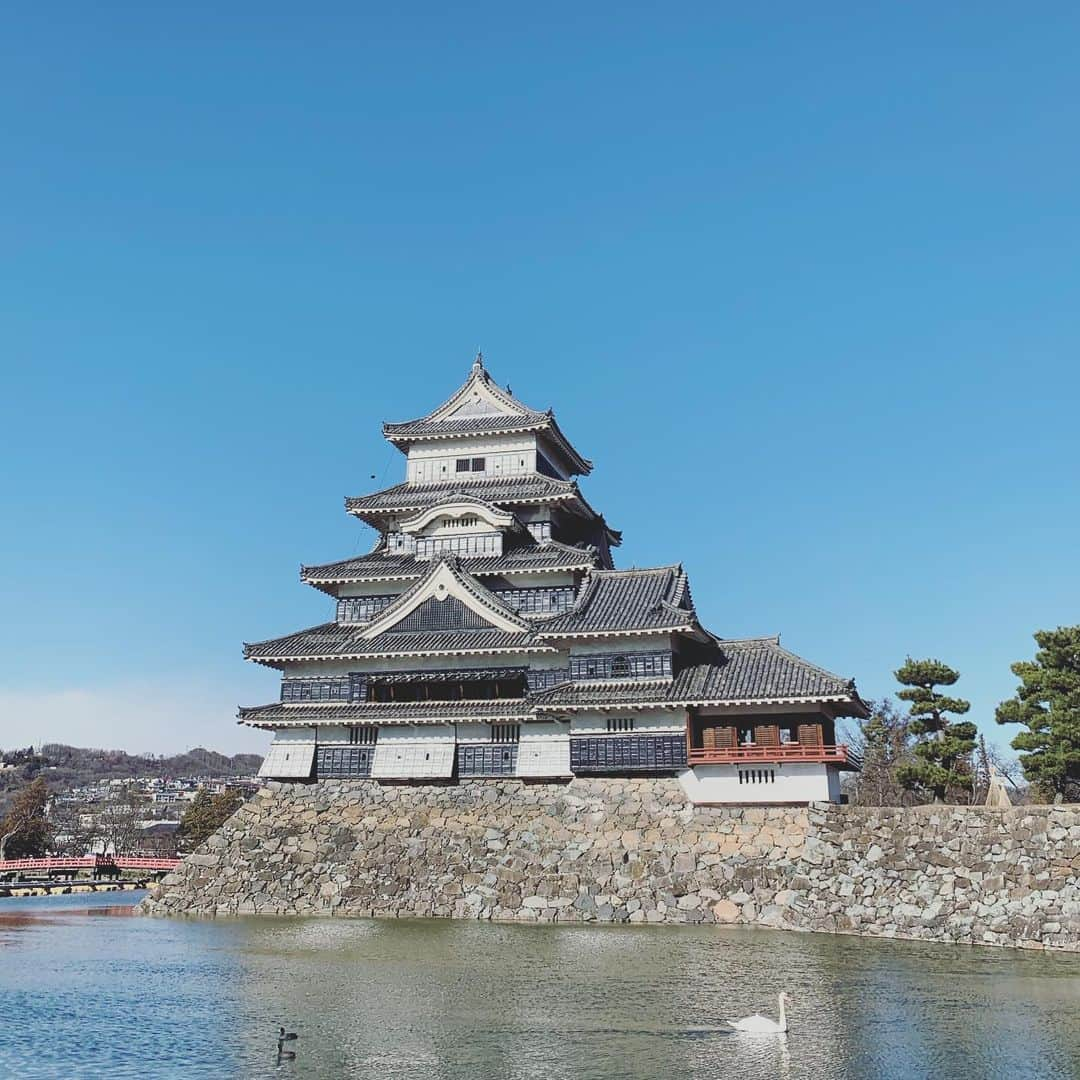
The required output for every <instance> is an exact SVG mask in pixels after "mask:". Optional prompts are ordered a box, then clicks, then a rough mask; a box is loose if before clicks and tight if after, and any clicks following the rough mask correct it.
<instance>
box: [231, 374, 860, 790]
mask: <svg viewBox="0 0 1080 1080" xmlns="http://www.w3.org/2000/svg"><path fill="white" fill-rule="evenodd" d="M383 434H384V436H385V437H386V439H387V440H388V441H389V442H390V443H392V444H393V445H394V446H396V447H397V448H398V449H399V450H401V452H402V453H403V454H404V455H405V458H406V462H405V480H404V482H403V483H400V484H397V485H395V486H394V487H391V488H387V489H386V490H384V491H378V492H375V493H374V494H371V495H364V496H359V497H356V498H349V499H347V500H346V509H347V511H348V512H349V513H350V514H352V515H354V516H356V517H358V518H360V519H361V520H363V521H365V522H367V523H369V524H370V525H372V526H373V527H374V528H375V529H376V530H377V531H378V533H379V538H378V541H377V542H376V544H375V546H374V547H373V548H372V550H371V551H370V552H368V553H367V554H366V555H362V556H359V557H357V558H351V559H344V560H341V561H339V562H335V563H330V564H326V565H322V566H305V567H302V568H301V573H300V576H301V580H302V581H304V582H305V583H307V584H309V585H311V586H313V587H314V588H317V589H320V590H322V591H323V592H326V593H328V594H330V595H331V596H333V597H335V598H336V600H337V610H336V618H335V620H334V621H333V622H331V623H326V624H323V625H320V626H314V627H311V628H310V629H307V630H301V631H299V632H297V633H294V634H290V635H287V636H286V637H282V638H275V639H272V640H269V641H261V642H258V643H256V644H250V645H245V646H244V655H245V657H246V658H247V659H249V660H252V661H255V662H256V663H260V664H265V665H267V666H269V667H273V668H277V669H279V670H280V671H281V672H282V683H281V694H280V700H279V701H276V702H273V703H271V704H268V705H260V706H255V707H251V708H241V710H240V714H239V715H240V720H241V722H242V723H245V724H248V725H251V726H253V727H257V728H263V729H266V730H269V731H272V732H273V733H274V742H273V744H272V746H271V748H270V752H269V754H268V755H267V758H266V760H265V762H264V764H263V768H262V771H261V775H262V776H264V777H268V778H273V779H279V780H292V781H298V782H310V781H318V780H323V779H331V778H333V779H342V778H373V779H383V780H395V781H402V780H415V781H418V782H420V781H434V780H441V781H444V782H452V781H453V780H454V779H465V778H483V777H508V776H516V777H522V778H528V779H534V780H541V779H543V780H564V779H569V778H571V777H572V776H574V775H646V776H665V775H666V776H671V775H677V776H678V777H679V779H680V781H681V783H682V785H683V787H684V789H685V790H686V792H687V795H688V796H689V797H690V798H691V799H692V800H693V801H695V802H703V803H724V802H732V803H748V802H755V803H759V802H760V803H770V802H808V801H811V800H833V801H835V800H837V799H838V798H839V792H840V783H839V774H840V771H841V770H843V769H850V768H855V767H857V764H858V763H857V761H856V759H855V757H854V755H853V753H852V752H851V751H850V750H849V749H848V748H847V747H845V746H843V745H839V744H837V743H836V738H835V720H836V718H837V717H839V716H844V715H865V706H864V705H863V703H862V701H861V700H860V698H859V696H858V693H857V692H856V690H855V686H854V683H853V682H852V681H851V680H848V679H842V678H839V677H837V676H835V675H832V674H830V673H829V672H826V671H824V670H822V669H821V668H817V667H815V666H813V665H812V664H809V663H807V662H806V661H804V660H802V659H800V658H799V657H797V656H795V655H794V654H792V653H790V652H787V651H786V650H785V649H782V648H781V647H780V644H779V640H778V639H775V638H754V639H746V640H728V639H723V638H719V637H717V636H715V635H714V634H712V633H710V632H709V631H708V630H706V629H704V627H703V626H702V625H701V623H700V622H699V620H698V616H697V612H696V610H695V608H694V604H693V600H692V598H691V594H690V587H689V583H688V581H687V576H686V573H685V572H684V570H683V568H682V566H681V565H673V566H663V567H657V568H653V569H644V570H616V569H614V566H613V562H612V555H611V549H612V548H613V547H617V546H618V545H619V543H620V540H621V536H620V534H619V533H618V532H617V531H615V530H614V529H612V528H611V527H610V526H609V525H608V524H607V522H606V521H605V520H604V518H603V516H602V515H601V514H599V513H597V512H596V511H595V510H594V509H593V508H592V507H591V506H590V505H589V503H588V502H587V501H586V499H585V497H584V495H583V494H582V492H581V491H580V489H579V487H578V484H577V481H576V479H575V477H579V476H587V475H588V474H589V473H590V471H591V470H592V464H591V463H590V462H589V461H588V460H586V459H585V458H584V457H582V456H581V454H579V453H578V451H577V450H576V449H575V448H574V446H573V445H572V444H571V443H570V441H569V440H568V439H567V438H566V436H565V435H564V434H563V433H562V431H561V430H560V428H559V426H558V424H557V423H556V421H555V416H554V414H553V413H552V412H551V411H550V410H548V411H546V412H537V411H536V410H534V409H531V408H529V407H528V406H526V405H524V404H522V402H520V401H518V400H517V398H515V397H514V396H513V395H512V394H511V393H510V391H509V389H508V388H507V389H502V388H500V387H499V386H498V385H497V384H496V383H495V381H494V380H493V379H492V377H491V375H490V374H489V373H488V371H487V370H486V368H485V367H484V364H483V360H482V358H481V357H480V356H477V358H476V360H475V362H474V363H473V365H472V368H471V370H470V372H469V376H468V378H467V379H466V381H465V383H464V384H463V385H462V386H461V388H460V389H459V390H458V391H457V392H456V393H454V394H453V395H452V396H451V397H450V398H448V399H447V400H446V401H445V402H443V404H442V405H440V406H439V407H438V408H437V409H435V410H434V411H432V412H430V413H428V414H427V415H426V416H423V417H421V418H419V419H417V420H410V421H407V422H404V423H394V424H384V425H383Z"/></svg>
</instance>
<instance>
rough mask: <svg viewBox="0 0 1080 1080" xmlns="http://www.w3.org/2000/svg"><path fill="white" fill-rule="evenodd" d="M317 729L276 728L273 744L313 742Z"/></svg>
mask: <svg viewBox="0 0 1080 1080" xmlns="http://www.w3.org/2000/svg"><path fill="white" fill-rule="evenodd" d="M316 731H317V729H316V728H313V727H295V728H276V729H275V730H274V744H275V745H276V744H277V743H288V742H314V741H315V733H316Z"/></svg>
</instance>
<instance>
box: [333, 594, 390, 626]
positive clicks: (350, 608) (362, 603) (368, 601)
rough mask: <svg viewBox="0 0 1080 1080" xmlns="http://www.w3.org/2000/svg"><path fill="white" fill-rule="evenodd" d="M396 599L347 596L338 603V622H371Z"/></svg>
mask: <svg viewBox="0 0 1080 1080" xmlns="http://www.w3.org/2000/svg"><path fill="white" fill-rule="evenodd" d="M395 599H396V597H394V596H346V597H344V598H342V599H341V600H339V601H338V602H337V621H338V622H339V623H350V622H369V621H370V620H371V619H373V618H375V616H376V615H378V614H379V612H380V611H382V610H383V608H385V607H388V606H389V605H390V604H391V603H392V602H393V601H394V600H395Z"/></svg>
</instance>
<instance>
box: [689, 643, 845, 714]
mask: <svg viewBox="0 0 1080 1080" xmlns="http://www.w3.org/2000/svg"><path fill="white" fill-rule="evenodd" d="M720 651H721V654H722V658H721V660H720V661H719V663H706V664H698V665H696V666H694V667H688V668H684V669H683V670H682V671H681V672H679V674H678V675H677V676H676V677H675V683H674V685H673V686H672V691H671V692H672V694H673V695H675V696H678V697H680V698H683V699H686V700H709V701H711V700H723V701H753V700H755V699H759V698H760V699H780V700H782V699H785V698H824V697H843V696H849V695H851V694H853V693H854V692H855V684H854V682H853V681H852V680H851V679H845V678H842V677H841V676H839V675H834V674H833V673H832V672H831V671H826V670H825V669H824V668H820V667H818V666H817V665H816V664H811V663H810V662H809V661H808V660H804V659H803V658H802V657H801V656H796V655H795V653H793V652H788V650H787V649H785V648H782V647H781V645H780V641H779V639H778V638H771V637H769V638H749V639H747V640H743V641H721V642H720Z"/></svg>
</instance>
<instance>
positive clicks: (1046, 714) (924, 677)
mask: <svg viewBox="0 0 1080 1080" xmlns="http://www.w3.org/2000/svg"><path fill="white" fill-rule="evenodd" d="M1034 637H1035V643H1036V645H1037V646H1038V648H1037V649H1036V652H1035V658H1034V659H1033V660H1020V661H1018V662H1017V663H1015V664H1012V665H1011V671H1012V672H1013V674H1014V675H1016V677H1017V678H1018V679H1019V680H1020V685H1019V686H1018V687H1017V689H1016V692H1015V693H1014V694H1013V696H1012V697H1010V698H1008V699H1007V700H1005V701H1003V702H1001V703H1000V704H999V705H998V706H997V709H996V710H995V712H994V719H995V721H996V722H997V723H999V724H1018V725H1020V726H1021V727H1023V728H1025V729H1026V730H1024V731H1021V732H1019V733H1018V734H1017V735H1016V736H1015V737H1014V738H1013V740H1012V742H1011V746H1012V748H1013V749H1014V750H1017V751H1019V766H1020V768H1021V769H1022V771H1023V776H1024V779H1025V780H1026V781H1027V783H1028V785H1029V788H1028V794H1029V795H1030V796H1031V797H1034V798H1035V799H1038V800H1043V801H1047V802H1051V801H1052V802H1063V801H1065V800H1075V799H1077V798H1078V797H1080V626H1059V627H1058V628H1057V629H1056V630H1040V631H1038V632H1037V633H1036V634H1035V635H1034ZM894 674H895V677H896V680H897V682H898V683H899V684H900V687H901V689H900V690H899V691H898V692H897V694H896V696H897V697H898V698H899V699H900V700H901V701H903V702H907V703H908V709H907V712H906V713H904V712H903V711H902V710H901V708H899V707H897V706H896V705H895V704H894V703H893V702H892V701H890V700H888V699H884V700H882V701H877V702H870V715H869V717H868V718H867V719H865V720H863V721H861V722H860V723H859V725H858V731H857V735H856V738H857V741H858V742H859V743H860V747H861V749H862V752H863V769H862V772H861V773H860V774H858V775H857V776H856V778H855V780H854V782H853V784H852V790H851V791H850V792H849V798H850V800H851V801H852V802H853V803H859V804H862V805H874V806H888V805H904V804H911V803H916V802H945V801H948V802H960V803H979V802H982V801H983V800H984V799H985V798H986V792H987V789H988V787H989V783H990V775H991V771H992V769H994V768H996V769H997V770H998V771H999V772H1000V773H1001V774H1003V775H1004V776H1005V777H1006V778H1008V779H1013V777H1012V775H1011V774H1012V772H1013V768H1012V766H1011V764H1010V763H1009V762H1005V761H1002V760H1001V759H1000V757H999V756H998V755H997V754H996V752H995V751H993V750H992V749H990V748H988V747H987V745H986V740H985V739H984V738H983V737H982V736H981V735H979V734H978V729H977V728H976V727H975V725H974V724H973V723H971V722H970V721H968V720H961V719H958V718H959V717H962V716H964V715H965V714H966V713H967V712H968V711H969V709H970V708H971V703H970V702H968V701H965V700H964V699H963V698H960V697H954V696H952V695H951V693H949V692H948V691H949V689H950V688H951V687H953V686H954V685H955V684H956V682H957V681H958V680H959V678H960V673H959V672H958V671H956V670H955V669H954V668H951V667H950V666H949V665H948V664H945V663H943V662H942V661H940V660H914V659H912V658H911V657H910V656H909V657H908V658H907V659H906V660H905V661H904V663H903V664H901V665H900V667H899V668H897V670H896V671H895V672H894Z"/></svg>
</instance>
